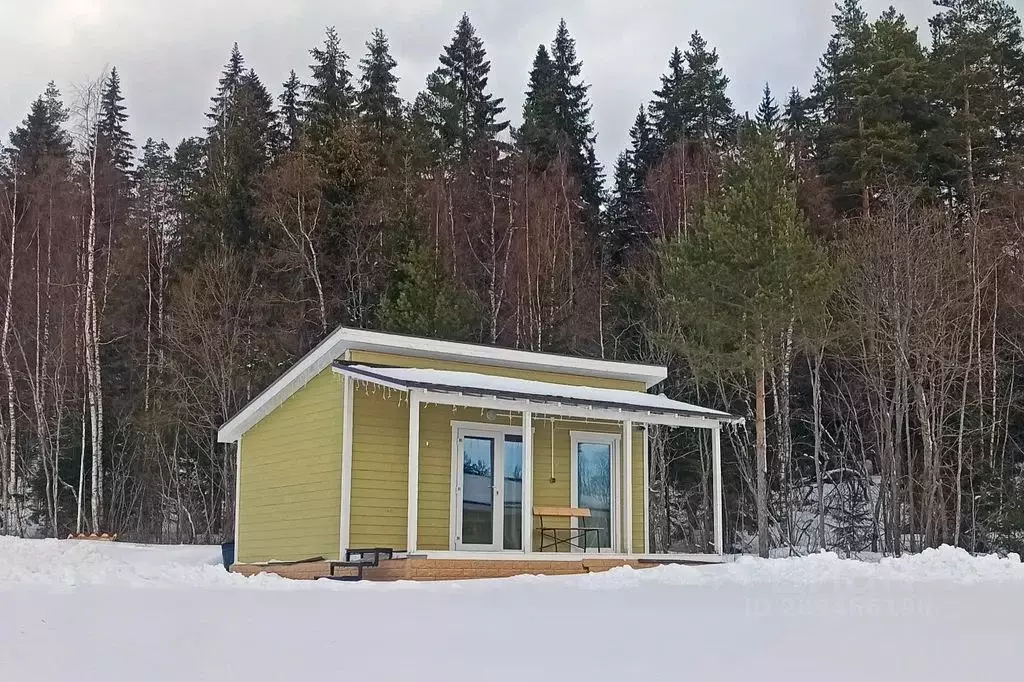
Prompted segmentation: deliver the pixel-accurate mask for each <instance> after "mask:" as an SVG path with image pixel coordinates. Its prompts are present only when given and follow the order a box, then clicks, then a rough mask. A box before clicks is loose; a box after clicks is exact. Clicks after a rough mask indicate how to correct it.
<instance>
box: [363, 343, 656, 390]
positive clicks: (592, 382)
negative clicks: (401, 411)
mask: <svg viewBox="0 0 1024 682" xmlns="http://www.w3.org/2000/svg"><path fill="white" fill-rule="evenodd" d="M351 360H352V361H353V362H365V363H367V364H375V365H390V366H392V367H417V368H426V369H439V370H445V371H456V372H476V373H477V374H486V375H488V376H496V377H509V378H512V379H530V380H531V381H548V382H551V383H553V384H566V385H569V386H594V387H596V388H618V389H624V390H628V391H643V390H645V388H644V384H643V383H642V382H639V381H627V380H624V379H608V378H602V377H588V376H580V375H578V374H568V373H560V372H542V371H538V370H534V369H521V368H515V367H501V366H499V365H488V364H477V363H472V362H460V361H455V360H431V359H429V358H417V357H410V356H406V355H395V354H392V353H378V352H374V351H361V350H354V351H351Z"/></svg>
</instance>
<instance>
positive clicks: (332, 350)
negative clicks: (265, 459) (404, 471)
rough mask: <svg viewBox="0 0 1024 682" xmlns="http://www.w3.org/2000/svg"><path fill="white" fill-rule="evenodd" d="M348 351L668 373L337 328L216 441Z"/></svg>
mask: <svg viewBox="0 0 1024 682" xmlns="http://www.w3.org/2000/svg"><path fill="white" fill-rule="evenodd" d="M349 350H364V351H375V352H381V353H395V354H398V355H404V356H408V357H418V358H432V359H437V360H455V361H460V362H468V363H476V364H481V365H501V366H505V367H514V368H519V369H528V370H537V371H545V372H558V373H562V374H573V375H577V376H583V377H600V378H608V379H619V380H624V381H635V382H638V383H642V384H643V385H644V386H646V387H647V388H650V387H651V386H654V385H656V384H658V383H660V382H661V381H663V380H664V379H665V377H666V376H667V375H668V372H667V370H666V369H665V368H664V367H659V366H656V365H643V364H635V363H628V362H613V361H610V360H599V359H594V358H580V357H572V356H565V355H556V354H553V353H535V352H532V351H523V350H515V349H512V348H502V347H500V346H486V345H478V344H471V343H457V342H454V341H439V340H437V339H427V338H419V337H414V336H403V335H400V334H386V333H383V332H374V331H367V330H365V329H352V328H350V327H338V328H337V329H335V330H334V331H333V332H332V333H331V334H330V335H329V336H327V338H325V339H324V340H323V341H321V342H320V343H319V344H318V345H317V346H316V347H315V348H313V350H311V351H309V352H308V353H306V355H304V356H303V357H302V358H301V359H300V360H299V361H298V362H296V363H295V364H294V365H292V366H291V367H290V368H289V369H288V371H286V372H285V373H284V374H282V375H281V376H280V377H278V378H277V380H275V381H274V382H273V383H272V384H270V386H268V387H267V388H266V389H265V390H264V391H263V392H262V393H260V394H259V395H257V396H256V397H255V398H253V399H252V400H251V401H249V403H248V404H247V405H246V406H245V407H243V408H242V409H241V410H239V412H238V414H236V415H235V416H233V417H232V418H231V419H229V420H228V421H227V422H226V423H225V424H224V425H223V426H221V427H220V429H219V430H218V431H217V440H218V441H219V442H221V443H233V442H235V441H237V440H238V439H239V437H241V435H242V434H243V433H245V432H246V431H248V430H249V429H250V428H252V427H253V426H254V425H255V424H256V423H257V422H258V421H259V420H261V419H263V417H265V416H266V415H268V414H270V412H271V411H273V410H274V409H275V408H276V407H277V406H278V405H280V404H281V403H283V402H284V401H285V400H287V399H288V397H289V396H291V395H292V394H293V393H295V391H297V390H299V389H300V388H301V387H302V386H304V385H305V384H306V383H307V382H308V381H309V380H310V379H312V378H313V377H315V376H316V375H318V374H319V373H320V372H322V371H324V370H325V369H327V368H328V367H330V365H331V363H332V362H334V361H335V360H338V359H340V358H342V357H343V356H344V354H345V352H346V351H349Z"/></svg>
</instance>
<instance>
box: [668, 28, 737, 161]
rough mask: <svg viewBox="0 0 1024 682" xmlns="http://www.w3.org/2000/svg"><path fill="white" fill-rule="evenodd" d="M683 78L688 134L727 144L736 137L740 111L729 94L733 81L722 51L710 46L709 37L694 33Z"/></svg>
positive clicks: (683, 99)
mask: <svg viewBox="0 0 1024 682" xmlns="http://www.w3.org/2000/svg"><path fill="white" fill-rule="evenodd" d="M683 56H684V57H685V58H686V75H685V78H684V79H683V84H682V93H681V106H682V115H683V125H684V126H685V131H686V136H687V137H688V138H689V139H693V140H704V141H707V142H710V143H712V144H715V145H719V146H721V145H724V144H726V143H728V142H729V141H731V140H732V138H733V134H734V132H735V128H736V112H735V111H734V110H733V106H732V101H731V100H730V99H729V97H728V96H727V95H726V94H725V89H726V87H727V86H728V85H729V79H728V78H726V76H725V74H724V73H723V71H722V68H721V67H720V66H719V65H718V52H717V51H715V50H713V49H712V50H709V49H708V44H707V41H706V40H704V38H703V37H702V36H701V35H700V33H696V32H695V33H694V34H693V35H692V36H691V37H690V45H689V49H687V50H686V52H685V53H684V54H683Z"/></svg>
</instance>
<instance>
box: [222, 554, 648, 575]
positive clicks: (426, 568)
mask: <svg viewBox="0 0 1024 682" xmlns="http://www.w3.org/2000/svg"><path fill="white" fill-rule="evenodd" d="M656 565H657V564H656V563H647V562H643V563H641V562H640V561H639V560H636V559H597V558H595V559H589V558H587V559H580V560H578V561H575V560H574V561H542V560H529V559H524V560H515V559H509V560H494V559H428V558H425V557H412V558H408V559H391V560H389V561H382V562H381V563H380V566H378V567H377V568H366V569H364V571H363V577H364V578H365V579H366V580H467V579H473V578H508V577H511V576H515V575H526V574H534V575H581V574H583V573H597V572H600V571H607V570H609V569H612V568H617V567H619V566H631V567H633V568H650V567H652V566H656ZM231 570H232V571H234V572H235V573H240V574H242V575H245V576H250V575H256V574H257V573H276V574H277V575H280V576H282V577H284V578H292V579H295V580H312V579H314V578H317V577H320V576H325V575H330V567H329V566H328V565H327V563H326V562H323V561H315V562H308V563H301V564H235V565H234V566H232V567H231ZM346 573H353V574H354V573H355V570H354V569H346V568H341V567H339V568H338V569H337V574H338V575H344V574H346Z"/></svg>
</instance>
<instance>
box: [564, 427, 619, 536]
mask: <svg viewBox="0 0 1024 682" xmlns="http://www.w3.org/2000/svg"><path fill="white" fill-rule="evenodd" d="M569 442H570V462H571V463H570V468H569V486H570V495H571V497H570V504H571V506H573V507H578V506H579V504H580V491H579V444H580V443H607V444H608V445H609V446H611V460H612V461H611V472H609V473H610V474H611V479H612V480H611V486H612V490H611V493H612V499H611V507H612V509H611V520H610V523H611V526H612V527H611V528H610V529H609V531H610V533H611V543H610V544H611V547H605V548H601V549H599V550H598V551H601V552H616V551H618V548H619V542H620V538H621V536H622V532H621V528H620V526H621V524H622V505H621V504H620V488H621V483H620V482H619V479H620V476H621V475H622V435H621V434H618V433H603V432H599V431H570V432H569ZM570 527H571V528H573V529H578V528H579V519H577V518H575V517H573V518H572V519H570ZM572 551H574V552H582V551H583V550H582V548H580V547H576V546H574V547H573V548H572Z"/></svg>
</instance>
